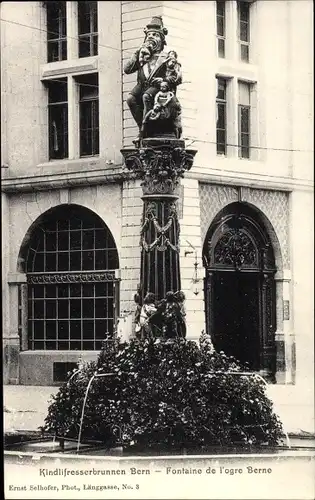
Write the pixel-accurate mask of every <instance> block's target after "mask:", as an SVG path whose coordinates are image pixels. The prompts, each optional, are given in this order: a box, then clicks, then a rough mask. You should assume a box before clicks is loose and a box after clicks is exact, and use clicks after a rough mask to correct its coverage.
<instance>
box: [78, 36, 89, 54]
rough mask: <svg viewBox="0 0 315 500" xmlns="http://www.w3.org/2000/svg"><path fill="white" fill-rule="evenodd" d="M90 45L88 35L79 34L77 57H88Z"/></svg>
mask: <svg viewBox="0 0 315 500" xmlns="http://www.w3.org/2000/svg"><path fill="white" fill-rule="evenodd" d="M90 55H92V54H91V45H90V36H89V35H84V36H83V35H79V57H90Z"/></svg>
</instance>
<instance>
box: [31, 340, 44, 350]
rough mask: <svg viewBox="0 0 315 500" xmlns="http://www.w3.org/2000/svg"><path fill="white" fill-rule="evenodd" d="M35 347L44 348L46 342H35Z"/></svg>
mask: <svg viewBox="0 0 315 500" xmlns="http://www.w3.org/2000/svg"><path fill="white" fill-rule="evenodd" d="M33 345H34V349H39V350H42V349H44V348H45V343H44V342H38V341H37V342H34V344H33Z"/></svg>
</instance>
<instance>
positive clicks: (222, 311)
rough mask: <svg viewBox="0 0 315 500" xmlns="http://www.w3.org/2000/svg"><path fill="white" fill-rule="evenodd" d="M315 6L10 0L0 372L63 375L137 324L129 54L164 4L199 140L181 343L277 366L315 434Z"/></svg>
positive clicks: (13, 377) (273, 370) (187, 209)
mask: <svg viewBox="0 0 315 500" xmlns="http://www.w3.org/2000/svg"><path fill="white" fill-rule="evenodd" d="M311 14H312V3H311V2H310V1H309V0H299V1H297V0H288V1H283V0H275V1H273V2H269V1H267V0H256V1H251V0H249V1H240V2H238V1H236V0H226V1H221V0H220V1H218V2H215V1H213V2H203V1H201V2H199V1H181V2H172V1H158V0H155V1H138V2H130V1H121V2H116V1H115V2H114V1H113V2H75V1H71V2H26V3H20V2H3V3H2V4H1V59H2V60H1V62H2V75H1V78H2V83H1V87H2V105H1V117H2V118H1V119H2V145H1V155H2V156H1V170H2V241H3V248H2V262H3V274H2V280H3V283H2V286H3V356H4V360H3V364H4V382H5V383H7V384H23V385H53V384H59V383H60V382H61V381H62V380H63V379H64V377H65V374H66V372H67V371H68V370H69V369H71V368H72V367H73V366H75V364H76V363H77V362H78V360H79V358H83V359H95V357H96V356H97V353H98V351H99V349H100V345H101V342H102V340H103V339H104V337H105V336H106V335H109V336H111V335H113V333H114V331H115V330H116V328H118V330H119V331H121V332H123V333H124V332H126V331H130V328H131V324H132V313H133V310H134V302H133V296H134V293H135V291H136V288H137V284H138V282H139V273H140V248H139V231H140V224H141V216H142V200H141V188H140V185H139V182H138V181H137V180H135V179H133V178H131V177H130V176H129V175H128V174H127V173H126V170H125V169H124V166H123V160H122V155H121V153H120V150H121V148H122V147H124V146H130V145H131V144H132V140H133V139H134V138H135V136H136V134H137V128H136V126H135V124H134V121H133V119H132V117H131V115H130V112H129V110H128V107H127V105H126V97H127V95H128V92H129V91H130V89H131V88H132V86H133V85H134V83H135V75H124V74H123V65H124V63H125V62H126V61H127V60H128V58H130V57H131V55H132V54H133V52H134V51H135V50H136V49H137V48H138V47H139V45H140V44H141V42H142V41H143V38H144V33H143V28H144V26H145V25H146V24H147V23H148V22H149V21H150V20H151V18H152V16H155V15H161V16H163V22H164V25H165V26H166V27H167V28H168V30H169V34H168V36H167V50H172V49H175V50H176V51H177V52H178V57H179V61H180V63H181V64H182V70H183V84H182V85H181V86H180V87H179V89H178V97H179V100H180V102H181V104H182V108H183V130H184V132H183V137H184V138H185V140H186V144H187V145H191V147H193V148H195V149H197V150H198V153H197V155H196V158H195V162H194V167H193V168H192V170H191V171H190V172H189V173H188V174H186V176H185V179H184V180H183V181H182V185H181V192H180V200H179V202H178V204H179V213H180V224H181V254H180V261H181V280H182V289H183V290H184V292H185V294H186V309H187V331H188V338H191V339H196V340H198V337H199V336H200V333H201V331H202V330H204V329H206V330H207V331H208V332H209V333H210V334H211V335H212V338H213V342H214V344H215V346H216V348H217V349H219V350H224V351H225V352H227V353H228V354H231V355H234V356H236V357H238V358H239V359H241V360H242V361H243V362H247V363H248V364H249V366H250V368H251V369H252V370H253V371H258V372H260V373H262V374H265V375H268V378H269V380H270V382H271V383H270V385H269V387H268V390H269V391H270V395H271V396H272V398H273V400H274V402H275V404H276V406H277V407H278V408H279V413H280V416H281V417H282V419H283V421H284V422H285V423H287V425H290V427H292V426H296V427H301V428H307V429H308V430H309V429H312V430H313V425H314V424H313V378H312V377H313V364H314V359H313V358H314V355H313V352H314V345H313V309H312V303H313V282H312V276H313V272H312V270H313V219H312V217H313V216H312V212H313V211H312V204H313V182H312V167H313V140H312V138H313V133H312V132H313V116H312V112H311V110H312V109H313V92H312V76H313V66H312V63H313V54H312V49H311V47H312V43H311V40H312V34H313V27H312V15H311ZM117 325H118V326H117ZM297 408H298V410H297ZM299 418H300V420H299Z"/></svg>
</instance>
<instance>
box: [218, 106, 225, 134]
mask: <svg viewBox="0 0 315 500" xmlns="http://www.w3.org/2000/svg"><path fill="white" fill-rule="evenodd" d="M217 128H220V129H225V104H220V103H218V105H217Z"/></svg>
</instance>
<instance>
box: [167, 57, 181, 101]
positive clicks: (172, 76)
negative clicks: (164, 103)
mask: <svg viewBox="0 0 315 500" xmlns="http://www.w3.org/2000/svg"><path fill="white" fill-rule="evenodd" d="M180 74H181V64H180V63H179V62H178V60H177V52H175V50H170V51H169V53H168V54H167V62H166V74H165V77H166V79H167V81H168V82H169V85H170V87H171V89H172V90H174V92H175V93H176V85H175V82H177V81H178V78H179V75H180Z"/></svg>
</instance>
